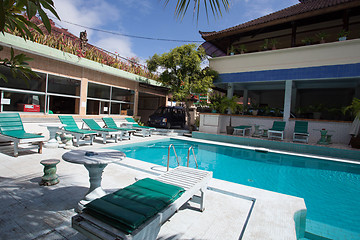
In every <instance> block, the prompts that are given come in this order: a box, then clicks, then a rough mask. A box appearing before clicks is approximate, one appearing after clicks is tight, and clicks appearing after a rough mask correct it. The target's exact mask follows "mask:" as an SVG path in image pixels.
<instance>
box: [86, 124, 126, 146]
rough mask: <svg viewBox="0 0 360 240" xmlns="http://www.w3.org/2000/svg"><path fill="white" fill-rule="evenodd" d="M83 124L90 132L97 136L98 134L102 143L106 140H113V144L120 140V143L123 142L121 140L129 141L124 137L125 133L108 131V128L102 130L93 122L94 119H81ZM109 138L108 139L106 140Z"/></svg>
mask: <svg viewBox="0 0 360 240" xmlns="http://www.w3.org/2000/svg"><path fill="white" fill-rule="evenodd" d="M83 121H84V123H85V124H86V125H87V126H88V127H89V128H90V130H92V131H95V132H97V134H100V135H101V137H102V139H103V143H106V140H109V139H114V140H115V142H117V141H118V139H120V141H122V140H123V138H126V139H130V137H129V136H125V132H124V131H121V130H115V129H109V128H102V127H100V126H99V124H97V122H95V120H94V119H83ZM108 136H110V138H107V137H108Z"/></svg>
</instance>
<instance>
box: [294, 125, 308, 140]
mask: <svg viewBox="0 0 360 240" xmlns="http://www.w3.org/2000/svg"><path fill="white" fill-rule="evenodd" d="M293 142H304V143H308V142H309V132H308V122H306V121H295V127H294V134H293Z"/></svg>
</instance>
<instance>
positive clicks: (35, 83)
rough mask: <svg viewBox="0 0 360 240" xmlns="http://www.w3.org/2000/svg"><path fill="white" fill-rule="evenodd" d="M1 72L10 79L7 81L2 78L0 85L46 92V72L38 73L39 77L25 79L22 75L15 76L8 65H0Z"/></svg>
mask: <svg viewBox="0 0 360 240" xmlns="http://www.w3.org/2000/svg"><path fill="white" fill-rule="evenodd" d="M0 72H1V73H2V74H4V75H5V77H6V78H7V81H8V82H5V81H4V80H2V79H0V87H5V88H15V89H22V90H32V91H38V92H45V86H46V84H45V82H46V81H45V80H46V74H44V73H37V75H38V77H31V78H30V80H24V79H22V78H21V77H16V78H14V77H13V75H12V74H11V71H10V68H8V67H5V66H0Z"/></svg>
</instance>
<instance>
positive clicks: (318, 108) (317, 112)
mask: <svg viewBox="0 0 360 240" xmlns="http://www.w3.org/2000/svg"><path fill="white" fill-rule="evenodd" d="M323 110H324V105H323V104H317V105H310V106H309V107H308V111H310V112H312V113H313V118H314V119H320V117H321V112H322V111H323Z"/></svg>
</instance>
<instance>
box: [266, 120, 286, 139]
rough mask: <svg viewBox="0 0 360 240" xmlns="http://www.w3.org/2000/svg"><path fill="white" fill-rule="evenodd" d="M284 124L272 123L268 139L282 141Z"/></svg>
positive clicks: (281, 122) (279, 122)
mask: <svg viewBox="0 0 360 240" xmlns="http://www.w3.org/2000/svg"><path fill="white" fill-rule="evenodd" d="M285 125H286V122H283V121H274V123H273V126H272V128H270V129H269V130H268V138H278V139H280V140H284V130H285Z"/></svg>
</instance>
